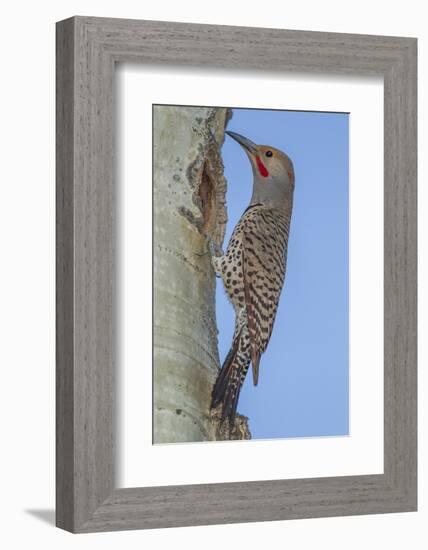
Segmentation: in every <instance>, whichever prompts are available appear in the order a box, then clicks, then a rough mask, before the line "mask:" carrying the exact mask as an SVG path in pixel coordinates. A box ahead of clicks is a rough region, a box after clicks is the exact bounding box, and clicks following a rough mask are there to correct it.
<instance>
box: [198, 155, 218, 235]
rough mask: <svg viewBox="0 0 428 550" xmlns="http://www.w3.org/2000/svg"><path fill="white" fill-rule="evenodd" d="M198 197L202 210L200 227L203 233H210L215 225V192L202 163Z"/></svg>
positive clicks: (205, 167)
mask: <svg viewBox="0 0 428 550" xmlns="http://www.w3.org/2000/svg"><path fill="white" fill-rule="evenodd" d="M199 198H200V200H201V210H202V220H203V225H202V229H203V231H204V232H205V233H211V232H212V231H213V229H214V226H215V219H216V216H215V193H214V185H213V181H212V179H211V177H210V175H209V173H208V170H207V166H206V164H204V167H203V169H202V176H201V182H200V184H199Z"/></svg>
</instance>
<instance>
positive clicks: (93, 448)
mask: <svg viewBox="0 0 428 550" xmlns="http://www.w3.org/2000/svg"><path fill="white" fill-rule="evenodd" d="M56 47H57V159H56V160H57V352H56V353H57V382H56V391H57V410H56V412H57V446H56V463H57V473H56V482H57V489H56V491H57V493H56V506H57V516H56V517H57V519H56V521H57V525H58V527H61V528H63V529H66V530H69V531H72V532H79V533H82V532H92V531H107V530H119V529H141V528H157V527H173V526H185V525H203V524H215V523H235V522H250V521H265V520H283V519H291V518H310V517H319V516H339V515H351V514H374V513H385V512H405V511H414V510H416V507H417V453H416V449H417V430H416V428H417V425H416V412H417V410H416V405H417V403H416V398H417V386H416V307H417V306H416V297H417V294H416V267H417V263H416V159H417V152H416V144H417V143H416V123H417V119H416V113H417V106H416V88H417V86H416V85H417V76H416V66H417V63H416V58H417V57H416V56H417V54H416V47H417V42H416V39H413V38H399V37H386V36H364V35H352V34H332V33H320V32H302V31H290V30H276V29H259V28H243V27H227V26H211V25H195V24H182V23H168V22H154V21H134V20H121V19H103V18H91V17H73V18H71V19H67V20H65V21H61V22H59V23H58V24H57V45H56ZM117 62H137V63H141V64H154V63H157V64H160V63H161V64H174V65H176V66H178V65H183V66H185V65H187V66H194V67H198V66H202V65H204V66H205V67H207V66H208V67H217V68H229V69H230V68H232V69H233V68H239V69H246V70H250V71H263V70H267V69H268V70H269V71H276V72H281V71H299V72H303V71H310V72H335V73H342V74H344V73H347V74H356V75H381V76H382V77H383V79H384V100H385V101H384V109H385V113H384V115H385V117H384V121H385V126H384V155H385V157H384V161H385V162H384V166H385V172H384V183H385V197H384V201H385V206H384V222H385V230H384V247H385V267H384V277H385V278H384V292H385V302H384V303H385V311H384V338H385V346H384V473H383V474H377V475H357V476H349V477H331V478H315V479H296V480H274V481H252V482H246V483H218V484H209V485H182V486H173V487H172V486H166V487H148V488H145V487H139V488H129V489H117V488H115V486H114V467H115V418H114V393H115V391H114V390H115V388H114V380H115V378H114V362H115V349H114V342H115V326H114V317H115V315H114V314H115V309H114V288H115V271H116V269H115V261H114V256H115V234H114V233H115V231H114V227H115V186H114V167H113V159H114V125H113V118H114V112H113V111H114V69H115V63H117ZM142 467H144V464H142Z"/></svg>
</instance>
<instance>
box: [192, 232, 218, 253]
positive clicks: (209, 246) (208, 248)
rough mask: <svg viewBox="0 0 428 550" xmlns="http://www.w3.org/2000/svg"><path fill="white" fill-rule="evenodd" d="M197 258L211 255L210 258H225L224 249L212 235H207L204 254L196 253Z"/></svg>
mask: <svg viewBox="0 0 428 550" xmlns="http://www.w3.org/2000/svg"><path fill="white" fill-rule="evenodd" d="M195 254H196V256H199V257H202V256H206V255H207V254H210V256H223V249H222V248H221V246H220V245H218V244H217V243H216V242H215V241H214V240H213V238H212V237H211V236H210V235H207V237H206V239H205V242H204V247H203V249H202V252H195Z"/></svg>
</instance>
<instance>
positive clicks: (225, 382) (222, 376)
mask: <svg viewBox="0 0 428 550" xmlns="http://www.w3.org/2000/svg"><path fill="white" fill-rule="evenodd" d="M245 351H247V350H246V349H245V350H244V349H243V342H242V335H241V334H238V335H237V337H236V338H235V339H234V341H233V344H232V347H231V348H230V351H229V353H228V354H227V356H226V359H225V361H224V363H223V367H222V369H221V371H220V372H219V375H218V377H217V380H216V383H215V385H214V389H213V393H212V401H211V408H214V407H217V406H218V405H220V403H221V404H222V413H221V419H222V420H224V419H225V418H229V423H230V425H232V424H233V423H234V421H235V416H236V409H237V406H238V399H239V394H240V391H241V386H242V383H243V381H244V379H245V375H246V374H247V371H248V367H249V364H250V357H249V356H248V353H244V352H245Z"/></svg>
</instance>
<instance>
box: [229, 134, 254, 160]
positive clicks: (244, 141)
mask: <svg viewBox="0 0 428 550" xmlns="http://www.w3.org/2000/svg"><path fill="white" fill-rule="evenodd" d="M226 134H227V135H228V136H230V137H231V138H233V139H234V140H235V141H237V142H238V143H239V145H242V147H243V148H244V149H245V150H246V151H248V153H250V154H251V155H257V154H258V149H257V145H256V144H255V143H253V142H252V141H251V140H250V139H248V138H246V137H244V136H241V135H240V134H237V133H236V132H229V131H226Z"/></svg>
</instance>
